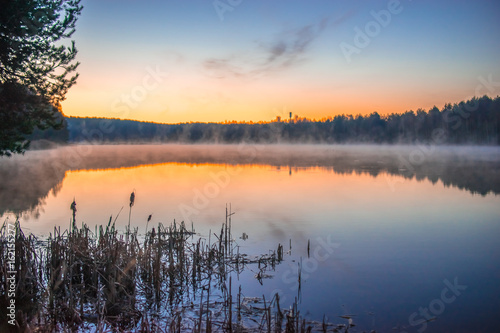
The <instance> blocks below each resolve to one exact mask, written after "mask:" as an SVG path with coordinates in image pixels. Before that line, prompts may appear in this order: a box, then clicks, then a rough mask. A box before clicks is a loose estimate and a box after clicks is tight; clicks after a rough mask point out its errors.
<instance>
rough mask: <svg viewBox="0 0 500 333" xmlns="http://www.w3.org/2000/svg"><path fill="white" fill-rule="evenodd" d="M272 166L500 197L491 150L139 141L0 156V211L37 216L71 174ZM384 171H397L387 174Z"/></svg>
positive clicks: (498, 170)
mask: <svg viewBox="0 0 500 333" xmlns="http://www.w3.org/2000/svg"><path fill="white" fill-rule="evenodd" d="M173 162H175V163H183V164H192V165H203V164H218V165H233V166H235V165H269V166H274V167H276V169H277V170H280V169H282V168H286V169H288V173H289V175H292V174H293V173H298V172H301V171H302V170H310V169H311V168H318V167H319V168H322V169H325V170H331V171H333V172H335V173H337V174H353V173H355V174H369V175H371V176H373V177H378V176H381V175H385V176H383V177H387V185H388V186H389V187H390V188H391V189H392V190H396V189H397V187H398V184H399V183H401V182H403V181H404V180H405V179H406V180H407V179H417V180H419V181H420V180H428V181H430V182H432V183H433V184H435V183H437V182H438V181H441V182H442V183H443V184H444V185H445V186H454V187H458V188H460V189H464V190H467V191H469V192H470V193H473V194H481V195H483V196H484V195H486V194H488V193H494V194H500V150H499V149H498V148H494V147H483V148H478V147H468V148H457V147H397V146H396V147H394V146H322V145H311V146H308V145H303V146H265V145H239V146H231V145H157V146H154V145H138V146H125V145H113V146H72V147H64V148H59V149H54V150H46V151H30V152H28V153H26V155H25V156H15V157H13V158H10V159H7V158H3V159H1V160H0V179H1V183H0V215H2V214H4V213H6V212H12V213H14V214H16V215H19V214H22V213H24V214H25V215H26V214H28V215H30V216H33V217H37V216H39V214H40V209H43V206H44V202H45V199H46V198H47V196H48V195H49V193H50V192H52V193H54V194H57V192H58V191H60V189H61V184H62V181H63V180H64V177H65V175H66V173H67V172H68V171H74V170H106V169H118V168H126V167H135V166H141V165H154V164H160V163H173ZM388 175H391V176H397V177H396V178H389V177H388Z"/></svg>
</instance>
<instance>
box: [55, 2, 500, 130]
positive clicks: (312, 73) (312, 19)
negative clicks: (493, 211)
mask: <svg viewBox="0 0 500 333" xmlns="http://www.w3.org/2000/svg"><path fill="white" fill-rule="evenodd" d="M82 5H83V6H84V9H83V11H82V14H81V16H80V18H79V20H78V22H77V27H76V32H75V33H74V35H73V36H72V39H73V40H75V42H76V47H77V49H78V50H79V53H78V56H77V59H78V61H79V62H80V63H81V64H80V66H79V67H78V72H79V73H80V77H79V79H78V82H77V84H76V85H75V86H73V87H72V88H71V89H70V91H69V92H68V94H67V96H66V97H67V99H66V100H65V101H64V102H63V103H62V106H63V113H64V114H65V115H67V116H80V117H87V116H88V117H108V118H122V119H134V120H141V121H152V122H160V123H182V122H191V121H193V122H224V121H233V120H236V121H254V122H257V121H271V120H273V119H275V118H276V117H277V116H280V117H281V118H287V117H288V115H289V112H292V113H293V114H294V115H298V116H300V117H307V118H311V119H321V118H324V117H329V116H332V117H333V116H335V115H338V114H353V115H356V114H363V115H364V114H370V113H372V112H374V111H377V112H378V113H379V114H381V115H384V114H389V113H394V112H397V113H401V112H405V111H407V110H417V109H418V108H424V109H426V110H428V109H429V108H431V107H433V106H434V105H435V106H438V107H439V108H442V107H443V105H444V104H445V103H449V102H451V103H454V102H459V101H461V100H465V99H469V98H472V97H473V96H482V95H485V94H487V95H489V96H491V97H496V96H497V95H500V20H499V19H498V18H499V17H500V2H499V1H497V0H492V1H487V0H482V1H462V0H454V1H451V0H448V1H438V0H434V1H431V0H429V1H426V0H401V1H398V0H387V1H367V0H366V1H340V0H330V1H327V0H307V1H306V0H300V1H298V0H215V1H213V0H183V1H181V0H142V1H138V0H82Z"/></svg>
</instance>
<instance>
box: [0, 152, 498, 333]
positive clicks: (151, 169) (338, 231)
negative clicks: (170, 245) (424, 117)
mask: <svg viewBox="0 0 500 333" xmlns="http://www.w3.org/2000/svg"><path fill="white" fill-rule="evenodd" d="M0 177H1V180H2V181H1V185H0V186H1V187H0V199H1V200H0V214H1V215H2V220H5V219H6V218H9V219H15V215H21V216H22V218H21V224H22V226H23V228H24V229H25V231H30V232H33V233H34V234H36V235H39V236H40V237H44V236H47V235H48V233H49V232H51V231H52V230H53V227H54V226H61V227H62V228H66V227H67V226H68V225H69V221H70V218H71V211H70V209H69V208H70V204H71V202H72V201H73V199H76V203H77V221H78V223H80V222H85V223H87V224H89V225H90V226H91V227H92V226H93V225H96V224H104V223H107V222H108V220H109V217H110V215H111V216H112V218H113V219H115V218H116V220H117V226H118V228H120V229H123V228H124V227H125V225H127V222H128V200H129V196H130V193H131V192H132V191H135V192H136V199H135V200H136V201H135V205H134V207H133V209H132V214H131V216H132V222H131V224H132V226H134V227H137V228H139V233H144V231H145V227H146V221H147V218H148V216H149V215H150V214H152V216H153V217H152V221H151V223H150V225H149V226H150V227H151V226H154V225H155V224H156V223H158V222H162V223H165V224H169V223H170V222H172V221H173V220H174V219H176V221H178V222H179V221H185V222H186V224H187V226H188V227H190V226H191V222H192V223H193V225H194V228H195V229H196V231H197V232H198V233H200V234H201V236H203V237H208V235H209V234H213V232H214V230H217V229H218V228H220V224H221V222H223V218H224V210H225V207H226V204H228V205H231V207H232V210H233V211H234V212H236V214H235V215H234V216H233V234H234V236H235V238H236V239H237V242H238V244H239V246H240V250H241V251H242V253H249V254H260V253H262V252H266V251H267V250H273V249H275V248H276V246H277V244H278V243H279V244H283V245H285V250H286V251H287V250H289V249H288V247H289V243H291V244H292V249H291V252H290V254H287V257H286V260H285V262H284V263H283V264H282V265H279V267H277V268H276V271H275V273H274V274H273V277H272V278H269V279H266V280H265V281H264V283H263V285H262V286H261V285H260V284H259V283H258V282H257V280H256V279H255V277H254V275H255V274H254V273H253V272H249V273H248V274H246V275H242V276H240V277H239V279H236V277H234V279H233V281H234V282H233V283H234V284H235V285H234V286H233V287H234V288H235V290H236V289H237V288H238V285H239V284H242V285H244V290H246V293H247V294H248V295H257V296H261V295H262V294H265V296H266V299H268V298H269V299H270V298H271V297H272V295H273V293H274V292H279V293H280V297H281V298H282V300H283V304H287V303H288V302H292V301H293V299H294V298H295V297H297V288H296V281H297V279H296V274H297V269H298V266H297V265H298V263H299V262H302V263H303V265H304V266H303V274H304V275H303V277H302V278H303V284H302V290H301V293H302V300H301V304H300V306H301V313H303V314H304V315H306V317H307V318H309V319H314V320H320V321H321V319H322V316H323V314H325V315H326V316H328V317H329V318H338V316H339V315H345V314H356V317H355V323H356V324H357V327H359V328H360V330H361V329H364V330H367V331H370V330H372V329H373V330H376V331H380V332H385V331H391V330H392V328H393V327H402V326H405V327H406V329H405V330H406V331H408V332H415V331H417V329H418V328H420V327H421V326H419V325H415V326H411V325H410V324H409V317H410V316H411V315H412V314H413V313H415V312H417V314H418V311H419V308H420V307H427V308H428V307H429V304H430V303H431V302H433V301H434V300H435V299H437V298H439V297H440V295H441V291H442V290H443V288H445V287H446V284H445V283H444V282H443V281H445V280H447V281H449V282H450V281H451V283H453V281H454V279H455V278H457V281H458V283H459V284H460V285H466V286H467V289H466V290H464V291H463V292H462V294H461V295H460V296H459V297H457V298H456V300H455V301H454V302H453V303H450V304H448V303H446V308H445V310H444V311H443V313H442V314H440V315H439V316H438V317H439V319H438V320H436V321H432V322H429V323H428V328H427V329H426V332H443V331H445V329H449V328H453V330H452V331H453V332H460V331H461V329H463V331H474V327H483V328H484V329H483V331H488V329H489V331H494V328H495V327H499V326H500V320H499V319H498V318H497V311H496V310H497V309H498V308H500V303H499V301H498V297H496V296H497V295H500V286H499V285H498V283H497V281H498V276H499V274H500V246H499V245H498V241H497V237H498V235H499V234H500V225H499V223H498V221H499V217H500V208H498V207H500V196H499V195H498V194H500V149H499V148H495V147H443V146H440V147H433V146H371V145H345V146H340V145H106V146H97V145H96V146H93V145H88V146H78V145H77V146H66V147H60V148H57V149H52V150H43V151H42V150H40V151H29V152H27V153H26V154H25V155H24V156H14V157H12V158H9V159H2V160H0ZM123 210H127V212H124V211H123ZM120 211H121V214H120V213H119V212H120ZM243 233H246V234H247V235H248V239H247V240H243V239H241V238H240V237H241V236H242V234H243ZM309 241H310V244H311V256H310V257H309V256H308V254H307V244H308V242H309ZM325 244H326V245H325ZM328 244H334V245H335V247H332V248H331V249H330V250H331V251H329V252H326V251H325V246H328ZM332 246H333V245H332ZM327 249H328V248H327ZM315 252H316V253H319V256H317V255H315V254H314V253H315ZM435 303H436V302H434V303H432V304H435ZM415 318H416V319H417V320H418V319H421V316H420V315H418V317H415ZM398 325H400V326H398ZM481 325H482V326H481Z"/></svg>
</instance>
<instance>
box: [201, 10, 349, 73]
mask: <svg viewBox="0 0 500 333" xmlns="http://www.w3.org/2000/svg"><path fill="white" fill-rule="evenodd" d="M350 16H352V12H349V13H347V14H344V15H343V16H341V17H340V18H338V19H336V20H334V21H332V20H331V19H330V18H324V19H322V20H321V21H319V22H317V23H314V24H308V25H306V26H303V27H300V28H298V29H293V30H288V31H284V32H282V33H280V34H279V35H278V36H277V38H276V40H274V41H272V42H262V41H260V42H257V50H256V51H254V52H252V53H253V54H255V58H253V59H248V58H245V57H236V56H230V57H226V58H209V59H206V60H205V61H204V62H203V68H204V70H205V71H206V74H207V75H208V76H210V77H214V78H219V79H225V78H237V79H253V78H258V77H262V76H266V75H269V74H271V73H275V72H279V71H282V70H286V69H289V68H292V67H296V66H299V65H301V64H303V63H304V62H305V61H307V57H306V55H307V53H308V52H309V51H310V49H311V45H312V44H313V42H314V41H315V40H316V39H318V37H319V36H321V34H322V33H323V32H324V31H325V29H326V28H328V27H332V26H333V27H334V26H337V25H339V24H341V23H342V22H343V21H345V20H346V19H347V18H349V17H350Z"/></svg>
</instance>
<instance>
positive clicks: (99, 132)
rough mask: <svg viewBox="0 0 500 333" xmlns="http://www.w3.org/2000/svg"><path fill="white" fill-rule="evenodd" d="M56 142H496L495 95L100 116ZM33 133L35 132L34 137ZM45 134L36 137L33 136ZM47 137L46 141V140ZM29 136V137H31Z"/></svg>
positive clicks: (499, 120)
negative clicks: (211, 113) (278, 110)
mask: <svg viewBox="0 0 500 333" xmlns="http://www.w3.org/2000/svg"><path fill="white" fill-rule="evenodd" d="M65 122H66V129H65V130H64V131H62V132H61V131H59V133H58V134H57V135H58V137H59V139H60V140H61V139H66V138H67V140H68V141H69V142H73V143H79V142H93V143H96V142H99V143H118V142H155V143H167V142H181V143H201V142H209V143H242V142H248V143H387V144H411V143H424V142H425V143H431V144H487V145H499V144H500V135H499V134H500V97H499V96H497V97H496V98H494V99H492V98H490V97H488V96H483V97H480V98H476V97H475V98H473V99H471V100H468V101H465V102H460V103H458V104H446V105H445V106H444V107H443V108H442V109H441V110H439V109H438V108H437V107H433V108H432V109H430V110H429V111H425V110H423V109H418V110H417V111H406V112H404V113H396V114H390V115H385V116H382V115H379V114H378V113H377V112H373V113H371V114H369V115H366V116H362V115H356V116H352V115H337V116H335V117H329V118H325V119H321V120H309V119H306V118H300V117H298V116H297V115H295V117H294V118H292V119H286V120H283V119H280V118H279V117H277V118H276V119H275V120H274V121H271V122H259V123H248V122H243V123H238V122H226V123H196V122H191V123H182V124H157V123H147V122H139V121H132V120H119V119H105V118H75V117H69V118H66V119H65ZM35 135H36V133H35ZM52 135H54V133H49V134H48V135H47V134H45V135H44V133H43V132H40V133H38V136H39V138H45V139H47V138H48V137H50V136H52ZM47 136H48V137H47ZM36 138H37V137H35V138H34V139H36Z"/></svg>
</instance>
